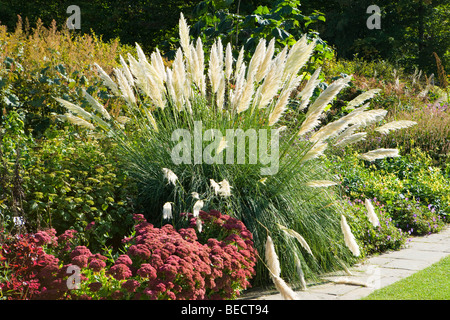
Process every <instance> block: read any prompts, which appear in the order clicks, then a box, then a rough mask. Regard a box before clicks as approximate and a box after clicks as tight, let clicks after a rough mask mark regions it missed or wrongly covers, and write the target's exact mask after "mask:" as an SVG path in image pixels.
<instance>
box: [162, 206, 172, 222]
mask: <svg viewBox="0 0 450 320" xmlns="http://www.w3.org/2000/svg"><path fill="white" fill-rule="evenodd" d="M163 219H164V220H169V219H172V204H171V203H170V202H166V203H165V204H164V206H163Z"/></svg>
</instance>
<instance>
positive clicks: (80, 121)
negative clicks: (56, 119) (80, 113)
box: [60, 113, 95, 130]
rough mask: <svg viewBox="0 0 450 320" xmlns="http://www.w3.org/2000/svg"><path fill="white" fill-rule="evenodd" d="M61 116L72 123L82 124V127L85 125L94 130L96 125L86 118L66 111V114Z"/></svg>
mask: <svg viewBox="0 0 450 320" xmlns="http://www.w3.org/2000/svg"><path fill="white" fill-rule="evenodd" d="M60 118H61V119H65V120H67V121H69V122H70V123H72V124H75V125H77V126H80V127H85V128H87V129H90V130H94V129H95V127H94V125H93V124H92V123H90V122H87V121H86V120H84V119H82V118H80V117H77V116H74V115H72V114H70V113H65V114H64V116H61V117H60Z"/></svg>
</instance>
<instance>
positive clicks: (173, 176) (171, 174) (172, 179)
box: [162, 168, 178, 185]
mask: <svg viewBox="0 0 450 320" xmlns="http://www.w3.org/2000/svg"><path fill="white" fill-rule="evenodd" d="M162 172H163V173H164V178H166V179H167V180H168V181H169V183H171V184H173V185H175V184H176V182H177V180H178V177H177V175H176V174H175V173H174V172H173V171H172V170H170V169H167V168H162Z"/></svg>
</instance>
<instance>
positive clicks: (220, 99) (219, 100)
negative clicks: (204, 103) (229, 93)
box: [216, 77, 225, 110]
mask: <svg viewBox="0 0 450 320" xmlns="http://www.w3.org/2000/svg"><path fill="white" fill-rule="evenodd" d="M224 102H225V78H224V77H221V78H220V80H219V87H218V88H217V95H216V105H217V108H218V109H219V110H221V109H222V108H223V104H224Z"/></svg>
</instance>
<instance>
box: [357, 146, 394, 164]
mask: <svg viewBox="0 0 450 320" xmlns="http://www.w3.org/2000/svg"><path fill="white" fill-rule="evenodd" d="M398 152H399V151H398V149H384V148H380V149H376V150H372V151H369V152H366V153H363V154H360V155H358V158H361V159H363V160H367V161H375V160H377V159H383V158H388V157H400V155H399V153H398Z"/></svg>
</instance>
